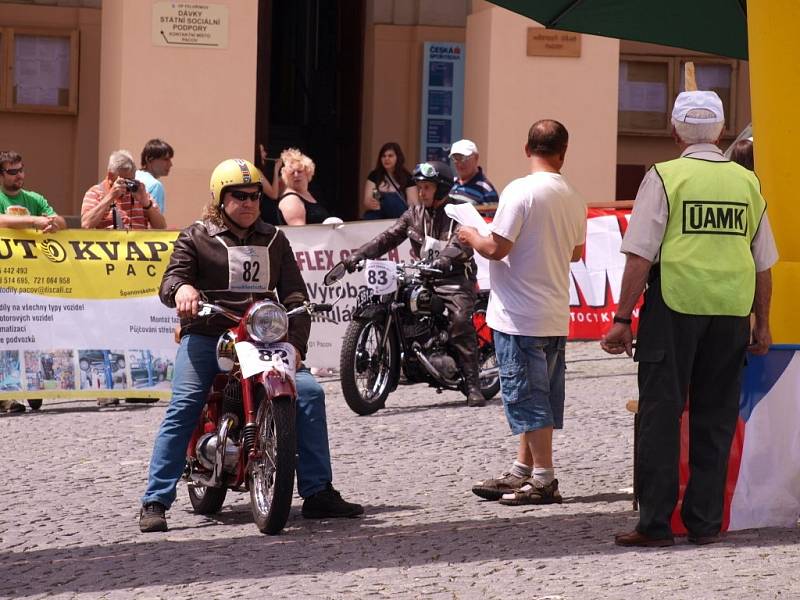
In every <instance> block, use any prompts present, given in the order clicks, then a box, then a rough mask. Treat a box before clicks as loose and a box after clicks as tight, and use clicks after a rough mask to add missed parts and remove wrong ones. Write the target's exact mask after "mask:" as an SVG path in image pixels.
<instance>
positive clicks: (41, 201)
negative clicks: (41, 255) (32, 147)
mask: <svg viewBox="0 0 800 600" xmlns="http://www.w3.org/2000/svg"><path fill="white" fill-rule="evenodd" d="M24 183H25V167H24V166H23V164H22V156H20V155H19V154H18V153H17V152H14V151H13V150H9V151H2V152H0V229H1V228H11V229H36V230H37V231H43V232H45V233H50V232H53V231H58V230H59V229H66V228H67V223H66V221H65V220H64V218H63V217H60V216H59V215H57V214H56V211H54V210H53V207H52V206H50V205H49V204H48V203H47V200H45V198H44V196H42V195H41V194H37V193H36V192H30V191H28V190H24V189H22V186H23V184H24Z"/></svg>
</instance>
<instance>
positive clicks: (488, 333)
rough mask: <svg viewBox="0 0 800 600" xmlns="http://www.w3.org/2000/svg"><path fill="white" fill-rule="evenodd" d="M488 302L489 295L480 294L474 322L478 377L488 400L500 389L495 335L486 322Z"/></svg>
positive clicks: (473, 317) (482, 391) (484, 395)
mask: <svg viewBox="0 0 800 600" xmlns="http://www.w3.org/2000/svg"><path fill="white" fill-rule="evenodd" d="M488 302H489V297H488V295H486V294H481V295H479V296H478V299H477V302H476V303H475V312H474V313H473V314H472V323H473V325H474V326H475V330H476V331H475V333H476V335H477V338H478V377H479V378H480V386H481V394H483V397H484V398H485V399H486V400H491V399H492V398H494V397H495V396H496V395H497V392H499V391H500V373H499V372H498V370H497V356H496V355H495V353H494V337H493V335H492V330H491V329H490V328H489V326H488V325H487V324H486V308H487V305H488Z"/></svg>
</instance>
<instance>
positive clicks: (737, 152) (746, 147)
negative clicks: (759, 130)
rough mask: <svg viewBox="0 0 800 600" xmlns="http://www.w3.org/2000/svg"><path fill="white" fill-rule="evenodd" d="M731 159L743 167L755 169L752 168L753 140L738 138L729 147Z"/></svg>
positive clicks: (753, 164)
mask: <svg viewBox="0 0 800 600" xmlns="http://www.w3.org/2000/svg"><path fill="white" fill-rule="evenodd" d="M731 160H732V161H733V162H735V163H739V164H740V165H742V166H743V167H744V168H745V169H750V170H751V171H755V169H754V168H753V167H754V166H755V162H754V161H753V140H747V139H746V140H739V141H738V142H736V143H735V144H734V145H733V148H732V149H731Z"/></svg>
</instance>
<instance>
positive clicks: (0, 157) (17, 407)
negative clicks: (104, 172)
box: [0, 150, 67, 413]
mask: <svg viewBox="0 0 800 600" xmlns="http://www.w3.org/2000/svg"><path fill="white" fill-rule="evenodd" d="M24 183H25V167H24V166H23V165H22V157H21V156H20V155H19V154H18V153H17V152H14V151H13V150H7V151H6V150H4V151H1V152H0V229H3V228H7V229H35V230H37V231H43V232H45V233H50V232H51V231H58V230H59V229H66V228H67V223H66V221H64V218H63V217H60V216H58V215H57V214H56V211H54V210H53V207H52V206H50V205H49V204H48V203H47V200H45V198H44V196H42V195H41V194H37V193H36V192H29V191H28V190H23V189H22V185H23V184H24ZM28 404H30V406H31V408H32V409H34V410H38V409H39V407H40V406H41V405H42V401H41V400H28ZM0 412H10V413H16V412H25V407H24V406H23V405H22V404H20V403H19V402H16V401H15V400H0Z"/></svg>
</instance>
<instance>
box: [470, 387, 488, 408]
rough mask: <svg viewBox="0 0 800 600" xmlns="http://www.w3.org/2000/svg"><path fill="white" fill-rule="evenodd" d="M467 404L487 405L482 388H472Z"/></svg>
mask: <svg viewBox="0 0 800 600" xmlns="http://www.w3.org/2000/svg"><path fill="white" fill-rule="evenodd" d="M467 406H486V398H484V397H483V393H482V392H481V390H480V388H471V389H470V390H469V393H468V394H467Z"/></svg>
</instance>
